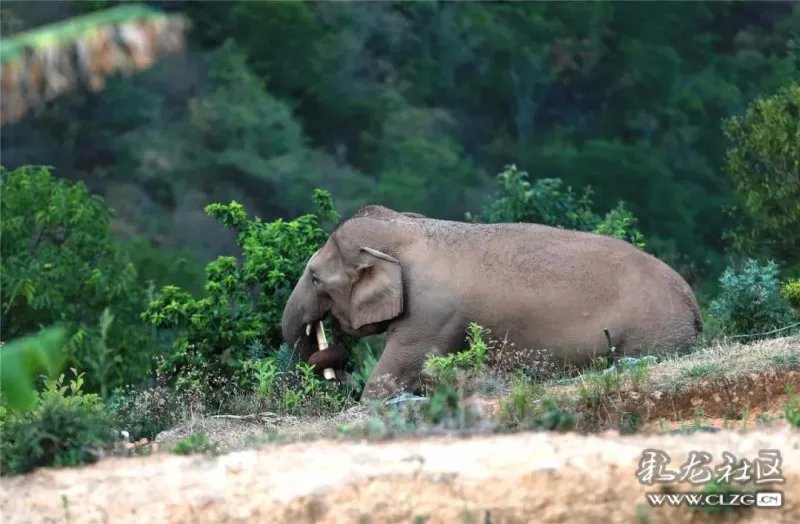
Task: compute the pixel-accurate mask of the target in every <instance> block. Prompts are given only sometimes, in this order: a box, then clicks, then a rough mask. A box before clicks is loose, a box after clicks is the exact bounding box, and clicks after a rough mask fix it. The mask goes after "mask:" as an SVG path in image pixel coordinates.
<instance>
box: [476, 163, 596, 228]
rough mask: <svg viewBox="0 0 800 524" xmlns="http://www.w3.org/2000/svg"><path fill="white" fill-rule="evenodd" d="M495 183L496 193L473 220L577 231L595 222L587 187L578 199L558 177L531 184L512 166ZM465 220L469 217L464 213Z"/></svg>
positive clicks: (590, 195)
mask: <svg viewBox="0 0 800 524" xmlns="http://www.w3.org/2000/svg"><path fill="white" fill-rule="evenodd" d="M497 182H498V184H499V186H500V189H499V192H498V193H497V194H496V195H495V196H494V197H493V198H492V199H491V200H490V201H489V202H488V203H487V204H485V205H484V206H483V207H482V208H481V210H480V211H479V213H478V215H477V217H476V218H475V220H476V221H479V222H485V223H494V222H532V223H538V224H545V225H548V226H561V227H565V228H567V229H577V230H581V231H590V230H591V229H593V228H595V227H597V224H598V223H599V219H598V217H597V216H596V215H595V214H594V213H593V212H592V210H591V197H592V190H591V188H589V187H587V188H585V189H584V191H583V194H582V195H581V196H580V197H578V196H576V195H575V193H574V192H573V190H572V188H571V187H567V188H566V189H565V188H564V182H563V181H562V180H560V179H558V178H544V179H539V180H536V181H535V182H534V183H533V184H531V183H530V182H528V173H527V172H526V171H520V170H518V169H517V167H516V166H515V165H513V164H512V165H509V166H506V168H505V170H504V171H503V172H502V173H500V174H499V175H497ZM467 219H468V220H472V219H473V217H472V216H471V215H470V214H469V213H468V214H467Z"/></svg>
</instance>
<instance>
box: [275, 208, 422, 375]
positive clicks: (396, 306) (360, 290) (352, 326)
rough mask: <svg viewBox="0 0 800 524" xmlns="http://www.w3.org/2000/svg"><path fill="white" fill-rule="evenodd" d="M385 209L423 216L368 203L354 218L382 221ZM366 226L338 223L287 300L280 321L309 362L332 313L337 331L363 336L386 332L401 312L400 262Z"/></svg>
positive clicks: (286, 335) (287, 339)
mask: <svg viewBox="0 0 800 524" xmlns="http://www.w3.org/2000/svg"><path fill="white" fill-rule="evenodd" d="M384 210H385V211H384ZM385 212H388V213H390V214H392V215H394V216H405V217H407V218H424V217H422V215H417V214H405V213H396V212H394V211H390V210H387V209H385V208H379V207H378V206H369V207H368V208H362V210H360V211H359V212H358V213H357V214H356V215H354V216H353V217H352V218H351V219H350V220H353V219H355V218H358V217H369V218H378V219H379V220H382V219H384V218H388V217H387V216H386V214H385ZM362 229H364V228H363V226H360V225H359V224H352V225H350V226H349V227H344V228H343V227H342V225H340V226H339V227H338V228H337V229H336V230H335V231H334V232H333V233H332V234H331V236H330V238H329V239H328V241H327V242H326V243H325V245H324V246H322V247H321V248H320V249H319V250H318V251H317V252H316V253H314V255H312V256H311V258H310V259H309V260H308V263H307V264H306V267H305V270H304V271H303V275H302V276H301V277H300V279H299V280H298V282H297V284H296V285H295V288H294V290H293V291H292V294H291V296H290V297H289V300H288V301H287V303H286V307H285V309H284V312H283V319H282V321H281V324H282V331H283V338H284V341H285V342H286V343H287V344H288V345H289V347H291V348H294V350H295V351H297V352H298V354H299V356H300V358H301V359H303V360H305V361H308V359H309V357H310V356H311V355H312V354H314V353H315V352H317V351H318V349H319V345H318V342H317V340H318V339H317V334H316V333H315V331H316V330H318V329H320V328H321V322H320V321H321V320H323V319H325V318H327V317H328V316H329V315H330V316H331V317H332V324H333V327H334V331H338V330H341V331H342V332H344V333H345V334H347V335H352V336H357V337H362V336H367V335H374V334H378V333H382V332H384V331H386V329H387V327H388V324H389V322H391V320H392V319H395V318H397V317H398V316H399V315H401V314H402V313H403V268H402V267H401V264H400V261H399V260H398V259H397V258H395V257H394V256H392V255H390V254H387V253H386V252H384V251H382V250H381V248H382V246H380V245H376V243H375V242H376V241H375V240H374V239H376V238H377V237H376V236H375V235H370V234H369V232H368V231H361V230H362ZM344 230H347V231H344ZM362 233H363V234H362ZM370 238H372V239H373V240H372V241H371V240H370Z"/></svg>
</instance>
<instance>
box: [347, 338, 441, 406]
mask: <svg viewBox="0 0 800 524" xmlns="http://www.w3.org/2000/svg"><path fill="white" fill-rule="evenodd" d="M426 356H427V352H425V351H424V350H423V349H419V348H415V347H409V346H407V345H403V346H401V345H400V344H398V343H396V342H391V341H387V343H386V347H385V348H384V350H383V355H381V358H380V360H378V363H377V364H376V365H375V369H374V370H373V371H372V374H371V375H370V376H369V379H368V380H367V384H366V385H365V386H364V392H363V393H362V394H361V400H362V401H363V400H386V399H388V398H392V397H396V396H398V395H401V394H403V393H413V392H415V391H416V390H418V389H420V387H421V385H422V383H423V382H424V381H425V373H424V371H423V366H424V364H425V357H426Z"/></svg>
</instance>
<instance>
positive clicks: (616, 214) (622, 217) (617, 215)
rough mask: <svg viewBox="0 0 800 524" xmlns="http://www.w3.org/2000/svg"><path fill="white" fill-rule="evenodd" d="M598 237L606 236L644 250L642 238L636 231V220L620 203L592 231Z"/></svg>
mask: <svg viewBox="0 0 800 524" xmlns="http://www.w3.org/2000/svg"><path fill="white" fill-rule="evenodd" d="M593 232H594V233H598V234H600V235H608V236H610V237H614V238H620V239H622V240H625V241H627V242H630V243H631V244H633V245H634V246H636V247H638V248H639V249H644V237H643V236H642V233H641V232H639V230H638V229H636V218H635V217H634V216H633V214H632V213H631V212H630V211H628V210H627V209H625V204H624V203H623V202H620V203H619V204H617V207H615V208H614V209H612V210H611V211H609V212H608V213H606V216H605V218H604V219H603V221H602V222H600V223H599V224H597V226H596V227H595V228H594V230H593Z"/></svg>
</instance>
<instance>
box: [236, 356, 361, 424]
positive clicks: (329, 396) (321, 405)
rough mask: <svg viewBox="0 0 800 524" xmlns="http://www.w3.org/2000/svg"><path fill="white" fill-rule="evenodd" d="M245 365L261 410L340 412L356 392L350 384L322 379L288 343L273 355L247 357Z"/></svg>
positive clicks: (289, 413) (289, 412)
mask: <svg viewBox="0 0 800 524" xmlns="http://www.w3.org/2000/svg"><path fill="white" fill-rule="evenodd" d="M242 365H243V375H245V376H244V377H243V378H245V379H247V378H249V379H250V381H251V382H252V383H253V384H254V387H253V390H254V392H255V396H256V400H257V401H258V404H259V409H260V410H266V411H272V412H279V413H284V414H288V415H298V414H306V415H319V414H323V413H331V412H336V411H339V410H340V409H341V408H342V406H344V404H345V402H346V401H347V399H348V398H349V397H350V393H352V391H351V390H349V387H348V386H347V385H340V384H337V383H333V382H328V381H325V380H322V379H320V378H319V377H318V376H317V374H316V372H315V370H314V368H313V367H312V366H311V365H310V364H309V363H308V362H301V361H300V360H299V358H298V356H297V353H295V352H293V351H291V350H290V349H289V347H288V346H286V345H285V344H283V345H281V347H280V349H279V350H278V351H277V352H276V353H274V354H273V355H270V356H268V357H264V358H260V359H251V360H245V361H242ZM248 374H249V377H248V376H247V375H248ZM245 381H246V380H245Z"/></svg>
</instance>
